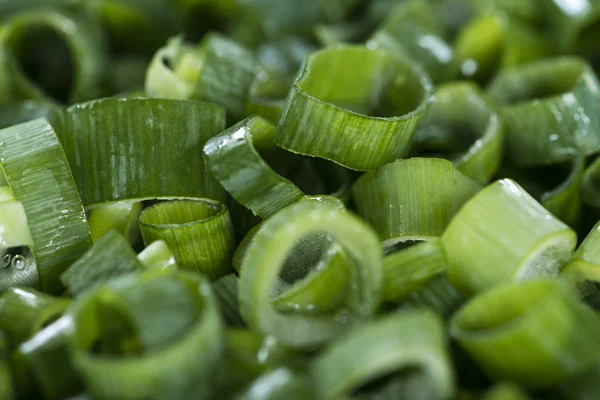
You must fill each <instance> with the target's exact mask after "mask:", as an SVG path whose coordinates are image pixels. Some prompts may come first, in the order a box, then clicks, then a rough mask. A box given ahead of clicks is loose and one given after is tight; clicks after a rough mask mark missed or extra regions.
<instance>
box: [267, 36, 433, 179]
mask: <svg viewBox="0 0 600 400" xmlns="http://www.w3.org/2000/svg"><path fill="white" fill-rule="evenodd" d="M352 65H361V68H360V70H357V69H356V68H350V67H349V66H352ZM432 100H433V97H432V86H431V83H430V80H429V78H428V77H427V76H426V75H424V74H423V73H421V72H419V70H418V69H416V68H415V67H413V65H412V64H409V63H407V62H404V61H399V60H397V59H395V58H394V56H393V55H392V54H390V53H388V52H386V51H383V50H371V49H367V48H365V47H361V46H340V47H332V48H327V49H324V50H321V51H317V52H315V53H312V54H311V55H310V56H308V57H307V59H306V60H305V62H304V65H303V66H302V68H301V72H300V74H299V76H298V78H297V79H296V82H295V83H294V85H293V87H292V90H291V92H290V95H289V97H288V100H287V103H286V107H285V110H284V112H283V115H282V117H281V121H280V122H279V127H278V130H277V134H276V136H275V143H276V144H277V145H278V146H280V147H283V148H284V149H286V150H289V151H291V152H294V153H299V154H304V155H309V156H313V157H320V158H325V159H328V160H331V161H334V162H336V163H338V164H340V165H343V166H345V167H347V168H350V169H354V170H359V171H368V170H373V169H375V168H377V167H378V166H380V165H383V164H385V163H388V162H392V161H394V160H395V159H397V158H401V157H403V156H405V155H406V154H407V153H408V151H409V145H410V142H411V141H412V138H413V136H414V133H415V130H416V126H417V123H418V122H419V120H420V119H421V117H422V116H423V115H424V114H425V113H426V111H427V109H428V107H429V105H430V103H431V102H432Z"/></svg>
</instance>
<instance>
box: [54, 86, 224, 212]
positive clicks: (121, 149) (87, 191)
mask: <svg viewBox="0 0 600 400" xmlns="http://www.w3.org/2000/svg"><path fill="white" fill-rule="evenodd" d="M224 128H225V112H224V110H223V108H221V107H219V106H217V105H215V104H208V103H202V102H199V101H181V100H179V101H177V100H164V99H140V98H133V99H118V98H107V99H101V100H94V101H91V102H87V103H82V104H76V105H74V106H71V107H69V108H68V109H67V110H66V111H65V112H64V113H62V114H61V118H60V121H59V122H57V133H58V135H59V137H60V139H61V142H62V145H63V148H64V150H65V153H66V154H67V158H68V160H69V164H70V165H71V168H72V171H73V175H74V178H75V182H76V183H77V188H78V189H79V192H80V194H81V198H82V200H83V203H84V205H85V206H86V207H91V208H93V206H95V205H98V204H104V203H110V202H116V201H121V200H137V201H141V200H144V199H155V198H161V197H166V198H172V197H207V198H212V199H215V200H224V198H225V193H224V190H223V189H222V188H221V186H220V185H219V183H218V182H217V181H216V180H215V179H214V178H213V177H212V175H211V174H210V172H209V171H208V170H207V169H206V166H205V164H204V161H203V159H202V148H203V147H204V144H205V143H206V141H207V140H208V139H210V138H211V137H212V136H214V135H215V134H217V133H218V132H220V131H222V130H223V129H224Z"/></svg>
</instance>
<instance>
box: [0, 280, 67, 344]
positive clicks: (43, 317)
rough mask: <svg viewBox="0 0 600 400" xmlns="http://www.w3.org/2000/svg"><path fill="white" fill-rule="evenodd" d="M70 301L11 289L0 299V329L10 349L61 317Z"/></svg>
mask: <svg viewBox="0 0 600 400" xmlns="http://www.w3.org/2000/svg"><path fill="white" fill-rule="evenodd" d="M69 303H70V300H69V299H65V298H57V297H54V296H50V295H48V294H45V293H40V292H38V291H36V290H35V289H30V288H10V289H7V290H5V291H4V292H3V293H2V296H0V329H1V330H2V331H4V333H5V335H6V340H7V343H8V345H9V347H10V348H11V349H13V348H14V347H16V346H17V345H19V344H20V343H21V342H24V341H25V340H27V339H29V338H30V337H31V336H33V335H34V334H35V333H37V332H38V331H39V330H40V329H42V328H43V327H44V326H45V325H46V324H48V323H50V322H51V321H52V320H53V319H56V318H58V317H60V316H61V315H62V313H63V312H64V311H65V310H66V308H67V306H68V305H69Z"/></svg>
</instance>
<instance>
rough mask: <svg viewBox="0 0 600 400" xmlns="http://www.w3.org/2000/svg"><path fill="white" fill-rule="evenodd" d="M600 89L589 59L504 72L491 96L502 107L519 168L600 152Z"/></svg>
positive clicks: (541, 63)
mask: <svg viewBox="0 0 600 400" xmlns="http://www.w3.org/2000/svg"><path fill="white" fill-rule="evenodd" d="M599 91H600V85H599V84H598V80H597V78H596V76H595V74H594V72H593V70H592V68H591V67H590V66H589V65H588V63H587V62H585V61H584V60H583V59H579V58H575V57H559V58H552V59H547V60H542V61H537V62H535V63H531V64H528V65H524V66H521V67H518V68H513V69H510V70H507V71H505V72H504V73H502V74H500V75H499V76H498V77H497V78H496V79H495V80H494V81H493V82H492V83H491V85H490V87H489V89H488V93H489V95H490V98H491V99H492V100H493V101H495V102H496V104H498V105H499V106H500V107H501V108H500V112H501V115H502V117H503V119H504V121H505V125H506V135H507V151H508V155H509V156H510V158H511V159H512V160H513V161H514V163H515V164H516V165H518V166H535V165H546V164H555V163H558V162H562V161H568V160H571V159H573V158H575V156H577V155H589V154H592V153H596V152H598V151H599V150H600V117H599V116H598V114H597V113H596V111H595V110H596V109H597V108H598V104H599V102H598V93H599Z"/></svg>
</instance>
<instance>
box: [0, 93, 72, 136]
mask: <svg viewBox="0 0 600 400" xmlns="http://www.w3.org/2000/svg"><path fill="white" fill-rule="evenodd" d="M60 110H61V107H59V106H57V105H56V104H54V103H51V102H49V101H40V100H23V101H18V102H12V103H9V104H0V129H4V128H8V127H11V126H13V125H17V124H21V123H23V122H29V121H31V120H34V119H37V118H42V117H43V118H46V119H47V120H48V121H50V123H52V122H54V119H55V118H56V114H57V113H58V112H60Z"/></svg>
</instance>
